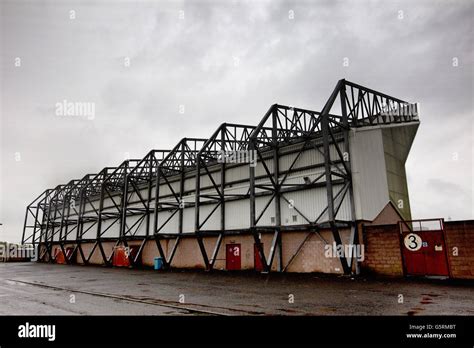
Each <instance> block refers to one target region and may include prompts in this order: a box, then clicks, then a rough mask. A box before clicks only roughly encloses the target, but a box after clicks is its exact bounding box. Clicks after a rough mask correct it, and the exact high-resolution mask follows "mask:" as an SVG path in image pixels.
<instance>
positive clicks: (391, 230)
mask: <svg viewBox="0 0 474 348" xmlns="http://www.w3.org/2000/svg"><path fill="white" fill-rule="evenodd" d="M363 239H364V241H363V242H364V245H365V259H364V261H363V262H362V265H361V271H362V273H376V274H379V275H385V276H403V264H402V254H401V252H400V239H399V230H398V225H380V226H364V230H363Z"/></svg>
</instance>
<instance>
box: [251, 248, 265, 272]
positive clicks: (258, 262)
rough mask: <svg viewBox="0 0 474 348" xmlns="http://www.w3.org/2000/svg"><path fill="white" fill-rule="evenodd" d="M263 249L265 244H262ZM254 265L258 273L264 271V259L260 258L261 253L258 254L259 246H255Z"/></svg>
mask: <svg viewBox="0 0 474 348" xmlns="http://www.w3.org/2000/svg"><path fill="white" fill-rule="evenodd" d="M262 248H263V243H262ZM253 264H254V267H255V270H256V271H258V272H261V271H263V263H262V258H261V257H260V253H259V252H258V248H257V244H254V245H253Z"/></svg>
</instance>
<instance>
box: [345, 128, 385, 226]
mask: <svg viewBox="0 0 474 348" xmlns="http://www.w3.org/2000/svg"><path fill="white" fill-rule="evenodd" d="M349 139H350V148H351V166H352V178H353V189H354V204H355V208H356V218H357V219H364V220H369V221H372V220H373V219H374V218H375V217H376V216H377V215H378V214H379V213H380V211H381V210H382V209H383V208H384V207H385V205H386V204H387V203H388V201H389V194H388V184H387V171H386V168H385V157H384V146H383V139H382V129H381V128H372V129H355V130H352V131H351V133H350V138H349Z"/></svg>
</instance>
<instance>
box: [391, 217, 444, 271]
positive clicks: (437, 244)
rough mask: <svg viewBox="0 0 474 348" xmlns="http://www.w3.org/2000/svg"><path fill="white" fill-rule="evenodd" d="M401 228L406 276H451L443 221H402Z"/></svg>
mask: <svg viewBox="0 0 474 348" xmlns="http://www.w3.org/2000/svg"><path fill="white" fill-rule="evenodd" d="M399 226H400V232H401V237H402V241H401V247H402V255H403V266H404V269H405V274H407V275H434V276H449V267H448V258H447V254H446V243H445V241H444V224H443V220H442V219H426V220H413V221H405V222H403V221H400V222H399Z"/></svg>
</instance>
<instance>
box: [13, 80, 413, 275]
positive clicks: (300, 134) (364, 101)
mask: <svg viewBox="0 0 474 348" xmlns="http://www.w3.org/2000/svg"><path fill="white" fill-rule="evenodd" d="M407 105H408V103H407V102H405V101H403V100H400V99H397V98H394V97H391V96H388V95H386V94H383V93H380V92H377V91H374V90H372V89H369V88H366V87H363V86H360V85H357V84H355V83H352V82H349V81H346V80H340V81H339V82H338V83H337V85H336V87H335V88H334V90H333V92H332V94H331V96H330V98H329V99H328V100H327V102H326V104H325V105H324V107H323V109H322V110H321V112H317V111H311V110H306V109H300V108H295V107H289V106H284V105H278V104H275V105H272V106H271V107H270V109H269V110H268V111H267V113H266V114H265V115H264V117H263V118H262V119H261V121H260V122H259V123H258V124H257V125H256V126H251V125H240V124H231V123H224V124H222V125H221V126H220V127H219V128H218V129H217V130H216V131H215V132H214V133H213V134H212V136H211V137H210V138H209V139H198V138H184V139H182V140H181V141H180V142H179V143H178V144H177V145H176V146H175V147H174V148H173V149H172V150H152V151H150V152H149V153H148V154H147V155H146V156H145V157H144V158H143V159H141V160H137V159H135V160H126V161H124V162H123V163H122V164H121V165H120V166H118V167H114V168H111V167H106V168H104V169H103V170H102V171H100V172H99V173H98V174H95V175H93V174H88V175H86V176H85V177H84V178H82V179H81V180H72V181H70V182H69V183H68V184H66V185H59V186H57V187H55V188H54V189H48V190H46V191H44V192H43V193H42V194H41V195H40V196H38V197H37V198H36V199H35V200H34V201H33V202H32V203H30V204H29V205H28V206H27V209H26V214H25V223H24V228H23V236H22V243H23V244H25V243H31V244H33V245H34V246H35V247H38V250H40V251H41V252H40V253H39V255H40V257H39V260H41V261H54V257H55V256H54V255H53V254H52V248H53V245H59V247H60V248H61V250H62V251H63V252H65V249H64V248H65V245H71V244H72V245H74V251H73V252H72V254H71V255H69V257H67V258H66V260H67V262H68V263H70V262H72V260H73V258H75V257H76V255H77V253H79V255H80V257H81V259H82V262H83V263H84V264H87V263H88V262H89V261H90V258H91V256H92V254H93V253H94V252H95V250H96V249H97V248H98V249H99V250H100V254H101V256H102V260H103V263H104V264H105V265H110V264H111V259H112V256H113V252H112V254H110V255H107V254H106V252H105V250H104V248H103V245H102V243H103V242H105V241H114V242H115V245H116V246H117V245H119V244H123V245H125V246H128V241H131V240H140V241H141V243H140V247H139V250H138V253H137V255H136V256H135V258H134V259H133V260H132V264H138V262H139V259H140V257H141V253H142V251H143V248H144V246H145V243H146V242H147V241H149V240H153V239H154V240H155V243H156V246H157V249H158V252H159V254H160V256H161V257H162V259H163V261H164V267H165V268H169V267H171V264H172V261H173V258H174V256H175V254H176V250H177V248H178V246H179V242H180V240H181V238H182V237H183V236H193V237H195V238H196V240H197V243H198V247H199V250H200V252H201V254H202V257H203V260H204V264H205V267H206V269H208V270H211V269H213V267H214V264H215V261H216V258H217V254H218V252H219V249H220V245H221V242H222V240H223V237H224V236H226V235H229V234H249V235H251V236H253V239H254V241H255V246H256V248H257V250H258V254H259V256H260V258H261V261H262V265H263V272H269V271H271V270H272V269H276V270H277V271H279V272H284V271H286V270H287V268H288V266H289V265H290V264H291V262H292V261H293V259H294V258H295V257H296V255H297V254H298V252H299V251H300V250H301V248H302V246H303V245H304V243H305V242H306V241H307V239H308V238H309V237H310V236H311V233H309V234H308V236H307V237H306V239H304V240H303V242H302V243H301V244H300V245H299V247H298V248H297V250H296V252H295V253H294V254H293V256H292V257H291V258H290V259H289V261H288V262H287V264H286V265H284V264H283V259H282V233H283V232H285V231H291V230H297V229H298V230H301V229H302V228H303V229H304V230H306V231H308V232H314V233H319V232H320V231H321V230H322V229H325V230H327V229H329V230H330V231H331V232H332V236H333V238H334V241H335V242H336V243H337V244H341V236H340V231H341V229H344V230H350V243H357V238H358V234H357V224H356V218H355V206H354V197H353V188H352V174H351V161H350V156H349V155H348V154H349V153H350V148H349V132H350V130H351V128H356V127H367V126H375V125H384V124H391V123H405V122H412V121H416V120H417V110H416V105H415V104H412V105H413V106H414V107H415V109H410V110H409V112H407ZM335 109H337V110H335ZM387 111H389V112H387ZM288 149H290V150H288ZM332 149H334V150H335V151H334V150H332ZM308 150H310V151H316V152H317V153H319V154H320V155H322V158H323V159H324V160H323V161H322V162H321V163H313V164H311V165H308V166H306V167H303V169H315V168H319V169H321V170H323V172H322V173H321V174H320V175H318V176H317V177H316V178H315V179H313V180H306V181H305V182H304V183H302V184H295V183H288V182H287V179H288V177H289V176H290V175H291V174H293V173H294V172H296V171H298V170H299V171H301V170H302V168H301V167H299V168H298V169H295V163H296V162H297V161H298V159H299V158H300V157H301V155H302V153H303V152H304V151H308ZM236 151H244V152H247V153H254V154H256V159H257V162H258V163H259V164H260V165H261V168H263V174H258V175H257V172H256V166H254V165H249V166H248V168H249V171H248V178H241V179H238V180H229V179H228V178H227V177H226V171H227V170H228V169H229V168H232V167H235V166H238V165H242V164H231V163H228V162H226V160H225V158H224V157H225V154H226V153H228V152H236ZM290 151H291V152H290ZM288 153H294V154H295V156H294V159H293V160H292V162H291V164H290V166H289V167H288V168H287V169H286V170H281V168H280V162H281V161H280V159H281V157H282V156H283V155H287V154H288ZM223 156H224V157H223ZM193 178H194V179H193ZM186 180H194V182H195V184H194V188H193V189H191V190H189V189H186V188H185V182H186ZM204 181H206V182H208V184H207V185H204V186H203V182H204ZM242 183H244V184H248V190H247V191H246V192H245V193H238V194H236V193H232V192H231V191H230V190H229V188H230V187H232V186H233V185H236V184H242ZM336 187H337V188H338V190H337V191H335V188H336ZM165 188H166V190H167V192H168V193H166V194H163V193H162V192H160V191H163V190H164V189H165ZM311 188H322V189H325V191H326V197H327V205H326V207H324V208H323V209H322V210H321V211H318V212H317V214H316V215H317V216H318V217H317V218H316V219H311V218H310V217H307V216H305V215H304V214H303V213H302V211H301V209H300V207H298V206H297V205H294V204H293V202H291V200H290V199H289V198H288V194H290V193H291V192H296V191H300V190H307V189H311ZM259 197H265V198H266V203H265V204H264V206H263V208H262V209H258V207H257V204H256V201H257V199H258V198H259ZM243 199H245V200H248V202H249V204H248V205H249V211H250V221H249V223H248V228H239V229H238V230H232V229H229V228H228V227H227V225H226V205H228V204H229V202H232V201H236V200H243ZM106 200H109V201H110V202H111V203H112V205H109V206H106V205H105V204H104V202H105V201H106ZM345 200H348V201H349V204H350V218H349V219H347V218H346V219H342V220H341V219H338V212H339V209H340V207H341V205H342V203H343V201H345ZM76 202H78V207H76ZM210 204H211V205H213V208H212V209H211V210H210V211H208V212H207V213H204V212H203V207H205V206H206V205H210ZM271 204H273V210H274V211H273V212H272V214H274V217H275V223H274V224H271V225H265V224H263V223H262V222H261V218H262V216H263V214H264V213H265V212H266V211H267V210H268V208H269V207H270V206H271ZM282 204H291V205H292V209H294V210H295V211H296V212H297V213H298V214H299V215H301V216H302V217H303V219H304V220H305V223H304V224H302V225H297V226H294V225H291V226H288V225H285V224H283V223H282V213H281V205H282ZM186 208H194V231H192V232H190V233H187V232H186V233H185V231H184V230H183V216H184V210H185V209H186ZM162 212H166V213H167V214H169V217H168V218H166V219H163V218H162V217H161V214H160V213H162ZM214 214H216V215H217V214H218V215H219V228H217V229H216V228H213V229H209V228H208V229H206V228H205V224H206V222H207V221H208V220H209V219H210V218H211V217H212V216H213V215H214ZM174 216H177V217H178V228H177V231H175V233H166V232H163V229H164V227H165V226H166V225H167V224H168V223H169V221H170V220H171V219H172V218H173V217H174ZM131 220H133V221H131ZM86 225H87V226H86ZM117 225H118V226H119V235H118V236H113V237H105V236H104V234H105V233H106V232H107V231H108V230H109V229H110V228H112V227H113V226H117ZM94 227H95V231H96V233H95V237H94V238H85V237H84V235H85V234H86V233H87V232H88V231H90V230H92V229H93V228H94ZM141 228H144V233H142V234H140V235H138V234H137V233H138V231H139V229H141ZM74 231H75V232H76V237H75V238H74V239H71V238H70V236H71V235H72V233H73V232H74ZM267 233H271V234H273V238H272V243H271V246H270V249H269V253H268V254H265V252H264V248H263V244H262V234H267ZM56 234H58V235H59V238H58V240H54V236H55V235H56ZM207 236H213V237H216V243H215V246H214V248H213V251H212V254H211V255H208V253H207V251H206V248H205V245H204V237H207ZM162 239H172V240H174V244H173V246H172V248H171V252H170V253H165V251H164V250H163V248H162V245H161V243H160V241H161V240H162ZM83 243H94V244H93V247H92V249H91V251H90V252H89V254H88V255H87V256H86V255H85V254H84V251H83V249H82V244H83ZM275 259H276V260H277V261H276V265H275V267H274V262H275ZM340 262H341V266H342V268H343V271H344V273H345V274H349V273H352V272H353V270H354V264H353V259H352V258H351V257H350V255H343V256H341V257H340ZM355 267H356V268H357V264H356V265H355Z"/></svg>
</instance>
